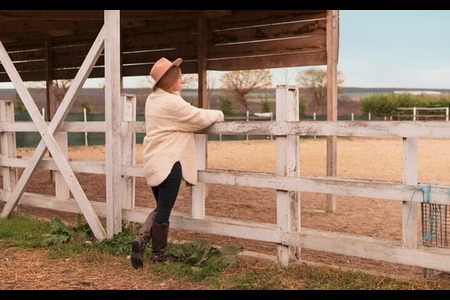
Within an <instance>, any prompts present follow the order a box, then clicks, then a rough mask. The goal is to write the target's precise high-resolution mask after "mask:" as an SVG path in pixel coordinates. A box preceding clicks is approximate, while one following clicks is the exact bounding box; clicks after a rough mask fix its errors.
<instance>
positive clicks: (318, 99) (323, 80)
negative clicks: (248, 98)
mask: <svg viewBox="0 0 450 300" xmlns="http://www.w3.org/2000/svg"><path fill="white" fill-rule="evenodd" d="M297 82H298V84H299V86H300V87H303V88H305V89H307V90H308V91H309V92H310V93H311V94H312V95H313V100H314V103H315V105H316V107H317V110H319V111H320V108H321V106H322V103H323V102H324V101H325V99H326V98H327V71H326V70H322V69H316V68H312V69H307V70H305V71H301V72H299V73H298V77H297ZM343 82H344V76H343V75H342V73H341V72H339V71H338V76H337V85H338V92H339V91H340V90H342V87H340V85H342V83H343Z"/></svg>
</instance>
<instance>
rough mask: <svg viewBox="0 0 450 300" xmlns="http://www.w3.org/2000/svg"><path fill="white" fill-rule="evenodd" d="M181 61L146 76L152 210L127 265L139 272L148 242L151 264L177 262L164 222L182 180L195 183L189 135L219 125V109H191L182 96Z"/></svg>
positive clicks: (164, 64)
mask: <svg viewBox="0 0 450 300" xmlns="http://www.w3.org/2000/svg"><path fill="white" fill-rule="evenodd" d="M181 62H182V59H181V58H178V59H176V60H175V61H173V62H171V61H169V60H168V59H166V58H164V57H163V58H161V59H159V60H158V61H157V62H156V63H155V64H154V66H153V67H152V69H151V71H150V76H151V77H152V78H153V79H154V81H155V84H154V85H153V92H152V93H151V94H150V95H149V96H148V97H147V100H146V103H145V124H146V125H145V127H146V135H145V138H144V142H143V152H144V153H143V154H144V155H143V158H144V172H145V178H146V180H147V183H148V185H149V186H150V187H151V189H152V192H153V196H154V197H155V200H156V209H155V210H154V211H152V212H151V213H150V214H149V216H148V217H147V219H146V220H145V222H144V224H143V225H142V227H141V229H140V230H139V233H138V235H137V236H136V238H135V239H134V240H133V242H132V243H131V248H132V254H131V264H132V266H133V267H134V268H135V269H137V268H142V267H143V265H144V264H143V258H144V251H145V247H146V246H147V243H148V242H149V241H150V240H151V241H152V254H151V260H152V261H153V262H162V261H167V260H176V257H175V256H173V255H172V254H169V253H168V252H167V251H166V247H167V237H168V233H169V218H170V214H171V212H172V208H173V206H174V204H175V200H176V199H177V196H178V191H179V188H180V184H181V180H182V179H184V180H185V181H186V182H187V183H188V184H191V185H195V184H196V183H197V163H196V157H197V156H196V148H195V140H194V133H195V132H196V131H199V130H201V129H204V128H206V127H209V126H210V125H212V124H213V123H215V122H220V121H223V120H224V115H223V112H222V111H220V110H212V109H202V108H198V107H195V106H192V105H191V104H189V103H188V102H186V101H185V100H184V99H183V98H182V97H181V96H180V91H181V88H182V84H183V81H182V79H181V69H180V64H181Z"/></svg>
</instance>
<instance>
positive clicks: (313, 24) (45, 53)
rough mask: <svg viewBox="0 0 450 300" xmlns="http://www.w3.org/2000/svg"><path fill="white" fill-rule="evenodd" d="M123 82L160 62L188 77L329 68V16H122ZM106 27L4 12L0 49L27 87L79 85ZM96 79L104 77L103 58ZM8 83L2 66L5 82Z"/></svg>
mask: <svg viewBox="0 0 450 300" xmlns="http://www.w3.org/2000/svg"><path fill="white" fill-rule="evenodd" d="M120 15H121V31H122V32H121V34H122V37H121V42H122V45H121V48H122V51H121V53H122V57H121V60H122V76H137V75H148V72H149V70H150V68H151V66H152V65H153V64H154V62H155V61H156V60H157V59H159V58H160V57H161V56H165V57H167V58H169V59H175V58H177V57H182V58H183V59H184V63H183V72H184V73H198V66H199V59H200V60H205V61H206V64H205V67H206V69H207V70H221V71H228V70H241V69H263V68H276V67H292V66H311V65H325V64H326V62H327V47H326V46H327V45H326V41H327V40H326V36H327V35H326V31H327V11H326V10H122V11H121V12H120ZM103 24H104V11H103V10H0V41H1V42H2V44H3V46H4V47H5V49H6V50H7V52H8V54H9V56H10V57H11V59H12V61H13V63H14V65H15V67H16V69H17V70H18V71H19V74H20V75H21V77H22V79H23V80H24V81H41V80H47V79H48V78H49V76H50V77H51V78H53V79H72V78H74V76H75V74H76V72H77V71H78V68H79V67H80V66H81V64H82V62H83V60H84V57H85V56H86V54H87V53H88V51H89V48H90V47H91V45H92V43H93V41H94V40H95V38H96V36H97V34H98V33H99V31H100V29H101V27H102V26H103ZM90 77H91V78H93V77H104V61H103V56H101V57H100V59H99V60H98V62H97V64H96V66H95V68H94V69H93V71H92V72H91V74H90ZM8 81H9V77H8V75H7V74H6V72H5V70H4V69H3V67H2V66H1V65H0V82H8Z"/></svg>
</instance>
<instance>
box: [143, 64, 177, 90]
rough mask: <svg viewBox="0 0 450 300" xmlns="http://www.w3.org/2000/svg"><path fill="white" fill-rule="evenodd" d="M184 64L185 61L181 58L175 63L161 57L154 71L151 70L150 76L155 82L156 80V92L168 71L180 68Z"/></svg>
mask: <svg viewBox="0 0 450 300" xmlns="http://www.w3.org/2000/svg"><path fill="white" fill-rule="evenodd" d="M182 62H183V60H182V59H181V58H177V59H175V60H174V61H173V62H171V61H170V60H168V59H167V58H165V57H161V58H160V59H159V60H158V61H157V62H155V64H154V65H153V67H152V69H151V70H150V76H151V77H152V78H153V80H155V83H154V84H153V90H155V88H156V85H157V84H158V82H159V80H160V79H161V78H162V77H163V76H164V74H166V72H167V71H169V69H170V68H171V67H172V66H177V67H179V66H180V65H181V63H182Z"/></svg>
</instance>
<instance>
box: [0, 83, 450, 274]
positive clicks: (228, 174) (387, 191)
mask: <svg viewBox="0 0 450 300" xmlns="http://www.w3.org/2000/svg"><path fill="white" fill-rule="evenodd" d="M122 98H123V101H124V102H126V104H128V105H132V103H133V101H130V96H124V97H122ZM276 101H277V114H276V115H277V120H275V121H252V122H247V121H231V122H224V123H218V124H215V125H213V126H211V127H210V128H208V130H206V131H204V132H199V133H198V135H197V143H198V146H199V147H198V149H199V150H200V151H199V153H198V155H199V156H198V166H199V185H198V186H195V187H193V188H192V192H191V201H192V203H191V204H192V205H191V212H190V213H180V212H176V211H175V212H174V213H173V215H172V217H171V225H172V226H173V227H174V228H178V229H186V228H189V230H192V231H197V232H203V233H211V234H218V235H225V236H230V237H236V238H243V239H251V240H257V241H264V242H271V243H276V244H277V250H278V252H277V256H278V261H279V263H280V264H281V265H283V266H286V265H288V263H289V261H290V259H295V257H296V255H295V254H296V252H297V251H298V250H299V249H301V248H306V249H313V250H320V251H325V252H332V253H338V254H344V255H349V256H356V257H362V258H368V259H374V260H380V261H386V262H392V263H400V264H405V265H411V266H417V267H423V268H429V269H437V270H442V271H447V272H449V271H450V260H449V259H448V258H449V257H450V249H448V248H437V247H425V246H423V245H422V244H421V241H420V240H419V238H418V236H419V234H418V224H419V223H418V222H419V221H420V220H419V212H418V208H417V203H421V202H423V201H424V199H423V197H422V194H421V193H417V191H420V190H422V189H423V186H422V185H420V184H418V182H417V173H418V150H417V148H418V147H417V144H418V143H417V140H418V138H439V139H450V123H448V122H440V121H430V122H423V121H415V122H410V121H389V122H385V121H380V122H377V121H298V119H295V117H296V116H298V112H297V111H296V109H295V107H298V90H297V89H296V88H294V87H286V86H282V87H278V88H277V99H276ZM129 111H133V109H132V107H131V108H129ZM13 114H14V110H13V107H12V103H11V102H10V101H0V121H1V123H0V141H1V159H0V163H1V168H2V177H3V189H2V190H0V201H3V202H7V201H8V199H9V197H10V195H11V191H12V190H13V189H14V186H15V184H16V183H17V169H18V168H25V167H26V166H27V164H28V161H27V159H24V158H18V157H16V154H15V153H16V149H15V139H14V133H15V132H18V131H30V132H31V131H36V125H34V124H33V123H32V122H14V118H13ZM125 115H126V114H125ZM123 118H124V119H123V120H122V121H121V128H120V132H121V135H122V145H121V148H122V151H123V152H124V155H122V157H124V158H126V161H123V162H117V164H118V166H120V172H121V176H122V178H123V183H124V184H123V185H121V186H120V187H117V188H119V189H121V193H118V194H120V195H122V197H121V199H117V201H120V202H119V203H120V205H121V206H122V219H123V221H131V222H140V223H142V222H144V221H145V218H146V217H147V215H148V213H149V212H150V210H149V209H148V208H143V207H136V206H135V203H134V184H135V183H134V179H135V178H137V177H143V175H144V174H143V168H142V165H139V164H136V163H135V162H134V159H133V158H134V151H135V144H134V143H135V142H134V140H133V138H130V137H131V136H134V135H135V134H136V133H143V132H145V124H144V122H138V121H135V120H133V119H132V118H131V119H130V118H129V116H123ZM297 118H298V117H297ZM106 130H108V129H107V128H106V123H105V122H66V123H63V124H62V126H61V128H60V131H59V133H58V134H67V133H68V132H105V131H106ZM208 133H210V134H218V135H220V134H236V135H273V136H275V137H276V142H277V151H276V153H277V154H276V155H277V172H276V174H267V173H254V172H242V171H224V170H220V171H219V170H213V169H207V168H205V157H206V153H205V151H206V150H205V151H203V150H202V149H206V147H204V146H205V145H206V142H207V141H206V140H207V139H206V134H208ZM299 136H338V137H349V136H352V137H383V138H386V137H392V138H401V139H402V140H403V182H402V183H398V182H389V181H369V180H350V179H343V178H337V177H336V178H333V177H305V176H300V175H299V174H298V169H299V167H300V165H301V162H300V161H299V159H298V152H299V151H298V150H299V149H298V138H299ZM58 141H59V142H61V143H67V139H58ZM65 147H67V145H66V146H65ZM68 164H69V166H70V167H71V168H72V170H73V172H84V173H94V174H105V176H108V174H106V173H107V172H106V171H105V170H106V167H105V162H103V161H69V162H68ZM39 168H44V169H49V170H55V171H57V172H59V170H58V167H57V164H56V163H55V162H54V161H53V159H52V158H45V159H44V160H43V161H42V162H41V163H40V165H39ZM56 184H57V185H60V186H61V187H59V188H58V187H56V189H57V190H61V191H64V192H63V193H62V194H58V193H57V195H56V196H47V195H40V194H33V193H26V192H25V193H24V194H23V195H22V197H21V200H20V204H27V205H32V206H35V207H40V208H47V209H53V210H59V211H65V212H71V213H80V208H79V206H78V204H77V202H76V201H67V191H68V190H67V188H64V186H65V183H64V181H62V180H61V181H58V182H56ZM207 184H224V185H232V186H243V187H244V186H245V187H253V188H269V189H274V190H276V191H277V196H276V197H277V199H274V202H275V201H276V209H277V223H255V222H249V221H247V220H235V219H230V218H222V217H214V216H210V215H208V211H207V210H206V200H205V198H206V196H205V195H206V194H207V193H206V185H207ZM449 191H450V186H448V185H445V184H440V183H435V184H434V185H433V187H432V190H431V198H430V202H431V203H437V204H442V205H450V196H449ZM302 192H314V193H324V194H334V195H343V196H356V197H362V198H376V199H381V200H387V201H399V202H401V203H402V209H403V219H402V239H401V240H387V239H379V238H373V237H370V236H358V235H353V234H348V233H341V232H330V231H324V230H315V229H309V228H304V227H300V224H301V222H300V220H299V218H300V216H299V215H300V214H299V213H298V212H299V211H298V210H299V207H300V203H301V193H302ZM242 197H245V195H242ZM124 199H125V200H124ZM228 201H232V200H228ZM361 201H364V200H361ZM90 202H91V204H92V207H93V210H94V211H95V213H96V214H97V216H99V217H105V218H109V217H110V215H109V213H108V211H107V207H106V204H105V203H104V202H98V201H94V200H93V199H90ZM406 216H408V218H409V219H408V220H409V221H407V220H406Z"/></svg>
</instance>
